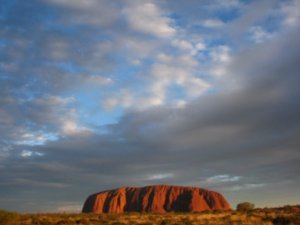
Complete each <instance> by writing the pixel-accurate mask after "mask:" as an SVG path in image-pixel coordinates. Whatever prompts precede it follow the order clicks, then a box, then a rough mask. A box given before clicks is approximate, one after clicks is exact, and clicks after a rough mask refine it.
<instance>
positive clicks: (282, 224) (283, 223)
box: [272, 216, 292, 225]
mask: <svg viewBox="0 0 300 225" xmlns="http://www.w3.org/2000/svg"><path fill="white" fill-rule="evenodd" d="M272 223H273V224H274V225H290V224H292V221H291V219H290V218H287V217H284V216H278V217H276V218H274V219H273V220H272Z"/></svg>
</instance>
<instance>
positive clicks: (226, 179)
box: [206, 174, 241, 183]
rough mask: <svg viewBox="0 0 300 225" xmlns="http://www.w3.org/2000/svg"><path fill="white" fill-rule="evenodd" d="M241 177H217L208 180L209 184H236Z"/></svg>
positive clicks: (226, 175)
mask: <svg viewBox="0 0 300 225" xmlns="http://www.w3.org/2000/svg"><path fill="white" fill-rule="evenodd" d="M240 179H241V177H240V176H230V175H228V174H222V175H215V176H212V177H209V178H207V179H206V182H208V183H223V182H234V181H238V180H240Z"/></svg>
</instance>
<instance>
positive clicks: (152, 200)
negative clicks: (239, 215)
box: [82, 185, 230, 213]
mask: <svg viewBox="0 0 300 225" xmlns="http://www.w3.org/2000/svg"><path fill="white" fill-rule="evenodd" d="M215 209H220V210H229V209H230V205H229V203H228V202H227V201H226V199H225V198H224V197H223V196H222V195H221V194H219V193H217V192H214V191H209V190H205V189H202V188H197V187H183V186H173V185H152V186H145V187H122V188H118V189H114V190H108V191H102V192H99V193H96V194H92V195H90V196H89V197H88V198H87V199H86V201H85V203H84V206H83V209H82V212H93V213H123V212H155V213H166V212H201V211H205V210H215Z"/></svg>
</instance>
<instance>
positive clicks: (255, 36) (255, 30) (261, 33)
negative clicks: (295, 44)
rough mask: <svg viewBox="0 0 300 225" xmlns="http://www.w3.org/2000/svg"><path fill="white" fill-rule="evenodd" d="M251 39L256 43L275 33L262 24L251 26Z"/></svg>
mask: <svg viewBox="0 0 300 225" xmlns="http://www.w3.org/2000/svg"><path fill="white" fill-rule="evenodd" d="M250 34H251V39H252V40H254V42H255V43H262V42H264V41H266V40H268V39H270V38H272V37H273V34H271V33H269V32H267V31H265V30H264V29H263V28H262V27H260V26H254V27H251V28H250Z"/></svg>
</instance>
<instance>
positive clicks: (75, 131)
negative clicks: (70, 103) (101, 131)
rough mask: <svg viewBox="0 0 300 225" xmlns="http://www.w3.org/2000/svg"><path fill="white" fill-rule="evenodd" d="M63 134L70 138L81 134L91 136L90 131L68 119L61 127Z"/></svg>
mask: <svg viewBox="0 0 300 225" xmlns="http://www.w3.org/2000/svg"><path fill="white" fill-rule="evenodd" d="M61 130H62V134H64V135H67V136H70V135H79V134H89V133H90V132H91V130H90V129H88V128H86V127H83V126H79V125H78V124H77V123H76V121H75V120H73V119H68V120H65V121H64V122H63V124H62V127H61Z"/></svg>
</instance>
